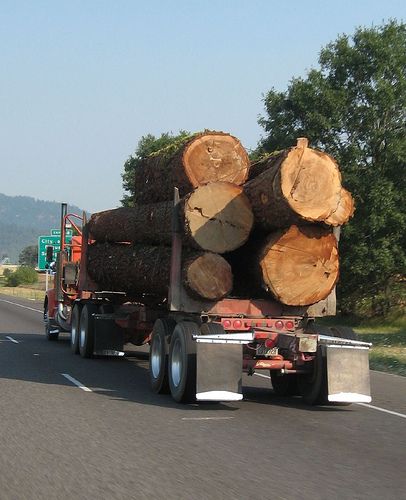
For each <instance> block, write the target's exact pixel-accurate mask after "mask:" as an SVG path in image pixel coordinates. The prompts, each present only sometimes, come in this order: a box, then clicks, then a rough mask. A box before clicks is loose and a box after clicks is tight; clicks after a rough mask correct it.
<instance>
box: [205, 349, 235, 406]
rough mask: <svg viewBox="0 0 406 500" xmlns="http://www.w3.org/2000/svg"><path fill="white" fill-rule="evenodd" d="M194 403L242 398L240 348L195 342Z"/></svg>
mask: <svg viewBox="0 0 406 500" xmlns="http://www.w3.org/2000/svg"><path fill="white" fill-rule="evenodd" d="M196 360H197V367H196V370H197V371H196V399H197V401H240V400H241V399H242V390H241V382H242V345H241V344H217V343H205V342H197V343H196Z"/></svg>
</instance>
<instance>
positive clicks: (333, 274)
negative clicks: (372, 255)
mask: <svg viewBox="0 0 406 500" xmlns="http://www.w3.org/2000/svg"><path fill="white" fill-rule="evenodd" d="M257 266H259V268H258V270H259V275H260V278H261V284H262V286H263V287H264V288H265V289H266V290H268V291H269V292H271V293H272V295H273V296H274V297H275V298H276V299H277V300H279V301H280V302H282V303H283V304H286V305H291V306H307V305H310V304H314V303H316V302H318V301H320V300H322V299H325V298H326V297H327V296H328V295H329V293H330V292H331V290H332V289H333V287H334V286H335V284H336V282H337V280H338V272H339V262H338V249H337V240H336V238H335V236H334V234H333V233H332V232H331V231H330V230H329V229H324V228H322V227H319V226H305V227H300V228H299V227H297V226H291V227H290V228H288V229H285V230H282V231H277V232H275V233H274V234H272V235H270V236H269V238H268V240H267V241H266V243H265V244H264V246H263V247H262V250H261V252H260V255H259V260H258V262H257Z"/></svg>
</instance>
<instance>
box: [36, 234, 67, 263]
mask: <svg viewBox="0 0 406 500" xmlns="http://www.w3.org/2000/svg"><path fill="white" fill-rule="evenodd" d="M48 246H52V247H53V249H54V260H55V254H56V253H57V252H59V251H60V250H61V237H60V236H39V237H38V269H39V270H40V271H45V269H46V267H45V265H46V264H47V261H46V255H47V247H48Z"/></svg>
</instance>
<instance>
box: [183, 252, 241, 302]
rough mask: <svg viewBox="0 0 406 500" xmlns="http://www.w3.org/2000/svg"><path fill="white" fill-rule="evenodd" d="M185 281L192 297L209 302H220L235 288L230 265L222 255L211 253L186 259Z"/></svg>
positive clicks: (184, 266)
mask: <svg viewBox="0 0 406 500" xmlns="http://www.w3.org/2000/svg"><path fill="white" fill-rule="evenodd" d="M183 280H184V284H185V286H186V288H187V289H188V290H189V292H190V293H191V295H194V296H197V297H198V298H199V297H203V298H205V299H207V300H220V299H222V298H224V297H226V296H227V295H228V294H229V293H230V292H231V290H232V288H233V273H232V270H231V266H230V264H229V263H228V262H227V261H226V260H224V258H223V257H221V256H220V255H217V254H215V253H209V252H205V253H203V254H201V255H200V256H198V257H196V256H193V257H191V258H190V257H189V258H188V259H186V262H185V263H184V264H183Z"/></svg>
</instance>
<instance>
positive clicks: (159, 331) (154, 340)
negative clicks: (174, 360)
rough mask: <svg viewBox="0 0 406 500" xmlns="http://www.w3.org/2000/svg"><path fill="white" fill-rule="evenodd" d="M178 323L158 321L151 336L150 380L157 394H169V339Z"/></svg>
mask: <svg viewBox="0 0 406 500" xmlns="http://www.w3.org/2000/svg"><path fill="white" fill-rule="evenodd" d="M175 326H176V323H175V321H174V320H172V319H157V320H156V321H155V324H154V328H153V330H152V336H151V348H150V354H149V380H150V383H151V389H152V391H153V392H155V393H156V394H168V393H169V378H168V352H169V349H168V339H169V338H170V336H171V335H172V332H173V330H174V328H175Z"/></svg>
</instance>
